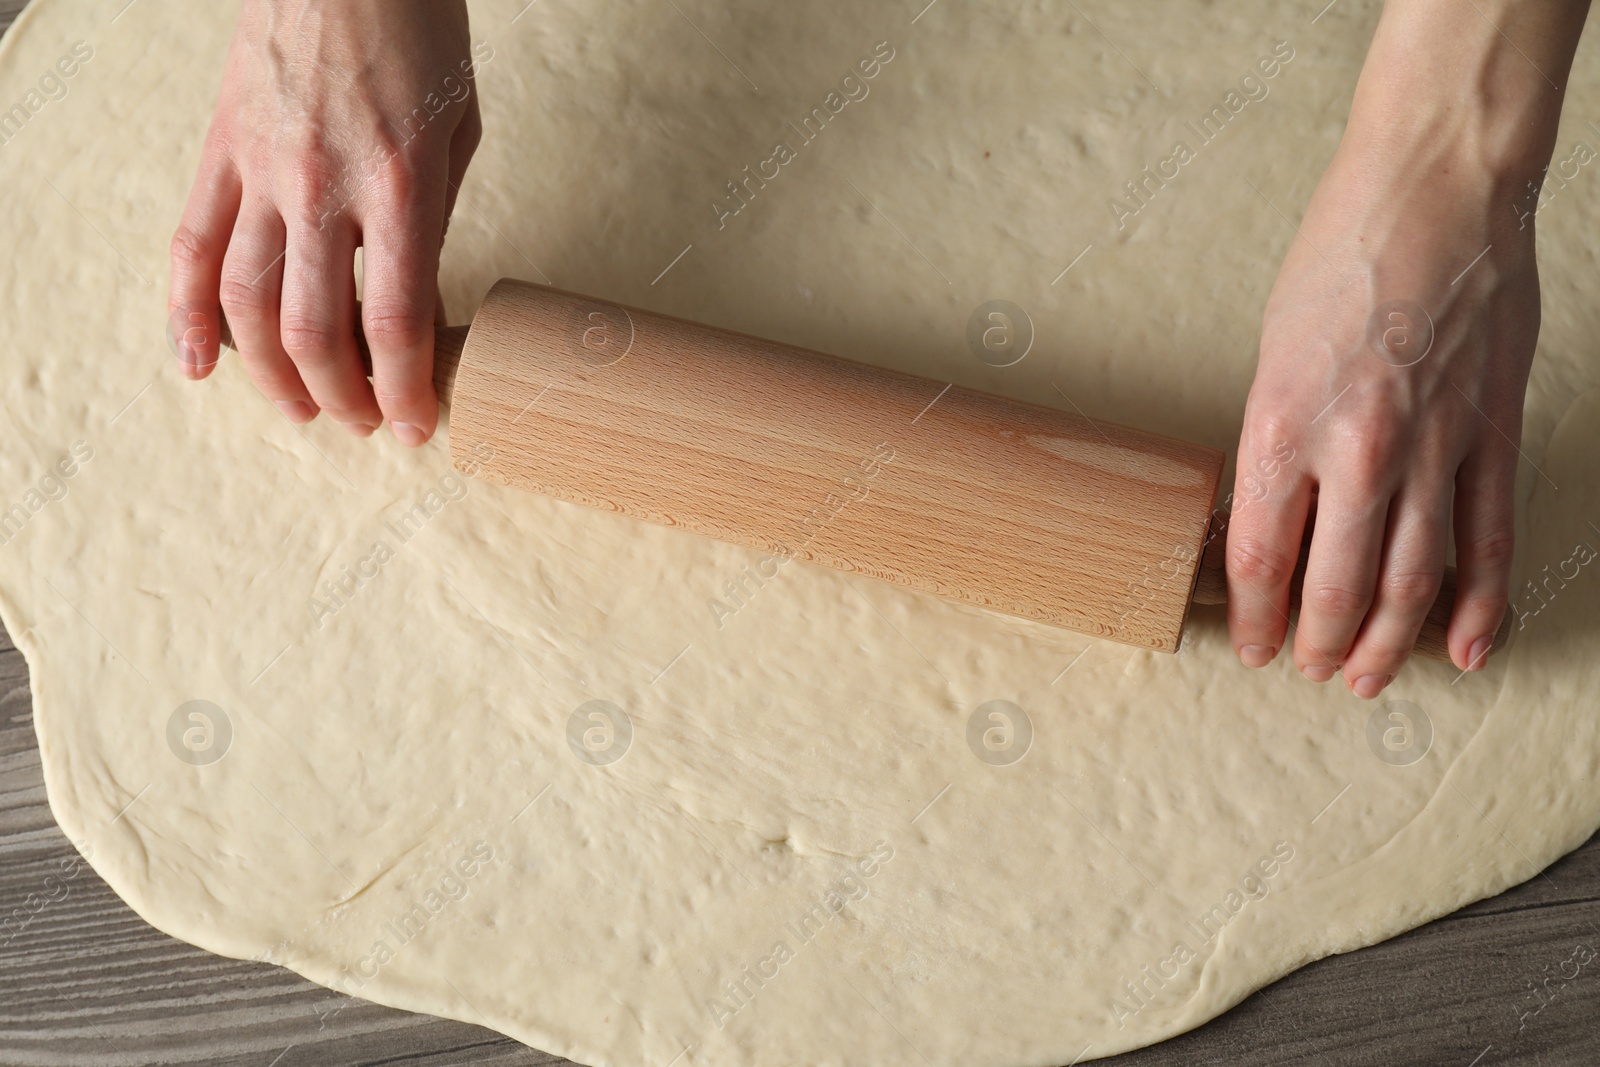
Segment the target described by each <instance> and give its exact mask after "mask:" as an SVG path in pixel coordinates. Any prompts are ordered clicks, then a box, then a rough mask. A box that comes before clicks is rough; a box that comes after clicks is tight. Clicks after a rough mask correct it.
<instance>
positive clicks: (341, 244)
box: [280, 217, 383, 437]
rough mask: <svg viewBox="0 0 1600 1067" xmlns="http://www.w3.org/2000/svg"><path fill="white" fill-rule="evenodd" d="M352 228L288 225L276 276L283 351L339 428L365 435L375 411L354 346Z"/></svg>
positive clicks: (377, 417)
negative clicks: (280, 275)
mask: <svg viewBox="0 0 1600 1067" xmlns="http://www.w3.org/2000/svg"><path fill="white" fill-rule="evenodd" d="M355 254H356V235H355V227H354V225H353V224H351V223H350V222H349V221H347V220H345V219H344V218H342V217H334V218H333V219H332V220H331V221H329V222H328V223H327V224H326V225H324V226H319V225H317V224H315V223H314V222H311V221H305V222H300V223H296V225H295V227H294V229H293V230H292V231H291V232H290V234H289V242H288V252H287V258H286V265H285V268H284V279H283V321H282V325H281V327H280V330H281V335H282V339H283V349H284V351H285V352H287V353H288V354H289V358H290V359H291V360H293V361H294V365H295V367H296V369H298V370H299V372H300V377H301V378H302V379H303V380H304V381H305V383H306V388H307V389H309V390H311V395H312V397H313V398H315V400H316V402H317V404H318V405H319V406H320V407H321V408H322V409H323V410H324V411H326V412H327V413H328V414H330V415H332V416H333V417H334V418H335V419H337V420H338V421H339V422H340V423H341V424H343V426H344V427H345V429H347V430H349V431H350V432H351V433H354V434H356V435H357V436H359V437H366V436H368V435H369V434H371V433H372V431H373V430H375V429H377V428H378V424H379V423H381V422H382V421H383V415H382V413H381V412H379V410H378V403H377V401H376V400H375V399H373V395H372V387H371V385H369V384H368V383H367V375H366V372H365V371H364V370H363V369H362V367H361V355H360V353H359V352H358V351H357V349H356V334H355V304H356V283H355Z"/></svg>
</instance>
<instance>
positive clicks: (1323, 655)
mask: <svg viewBox="0 0 1600 1067" xmlns="http://www.w3.org/2000/svg"><path fill="white" fill-rule="evenodd" d="M1484 6H1485V7H1486V8H1493V9H1494V10H1493V11H1492V12H1491V11H1484V12H1483V14H1486V15H1489V17H1490V18H1497V19H1498V20H1499V26H1500V27H1501V28H1502V29H1504V31H1505V33H1506V34H1509V35H1514V36H1515V38H1516V39H1517V40H1518V43H1519V45H1520V49H1519V48H1518V47H1517V46H1508V43H1507V39H1506V37H1505V36H1503V35H1502V34H1501V32H1500V29H1497V28H1496V26H1493V25H1488V24H1487V23H1485V22H1484V19H1483V17H1482V16H1481V15H1480V14H1479V13H1476V12H1474V11H1473V10H1472V9H1471V8H1470V7H1468V8H1466V9H1465V13H1463V12H1462V9H1460V8H1459V7H1457V6H1456V5H1454V4H1443V3H1440V2H1437V0H1404V2H1402V0H1391V3H1390V4H1389V5H1388V6H1387V7H1386V8H1385V12H1384V15H1383V18H1382V21H1381V22H1380V25H1379V29H1378V32H1377V36H1376V37H1375V38H1374V41H1373V46H1372V51H1371V52H1370V53H1369V56H1368V60H1367V66H1366V69H1365V70H1364V71H1363V73H1362V78H1361V84H1360V86H1359V87H1358V89H1357V94H1356V101H1355V105H1354V107H1353V108H1352V111H1351V118H1350V124H1349V126H1348V127H1347V130H1346V133H1345V136H1344V139H1343V141H1342V142H1341V144H1340V147H1339V151H1338V153H1337V154H1336V156H1335V158H1334V160H1333V163H1332V164H1331V165H1330V167H1329V168H1328V170H1327V172H1326V174H1325V175H1324V176H1323V179H1322V181H1321V183H1320V184H1319V185H1318V187H1317V189H1316V192H1315V194H1314V195H1313V196H1312V199H1311V203H1310V206H1309V207H1308V208H1307V211H1306V214H1305V218H1304V219H1303V220H1302V222H1301V225H1300V227H1299V235H1298V237H1297V239H1296V240H1295V241H1294V244H1293V246H1292V247H1291V249H1290V251H1289V254H1288V256H1287V257H1286V259H1285V261H1284V264H1283V267H1282V270H1281V271H1280V272H1279V275H1278V279H1277V282H1276V284H1275V285H1274V286H1273V290H1272V294H1271V296H1270V297H1269V299H1268V301H1267V308H1266V314H1265V318H1264V323H1263V327H1262V337H1261V358H1260V362H1259V364H1258V367H1257V370H1256V379H1255V383H1254V385H1253V386H1252V388H1251V391H1250V398H1249V402H1248V404H1247V406H1246V409H1245V423H1244V433H1243V436H1242V438H1241V440H1240V445H1239V463H1238V471H1239V474H1238V478H1237V481H1236V484H1235V490H1234V501H1235V505H1234V512H1233V515H1232V519H1231V521H1230V524H1229V532H1228V546H1227V547H1228V552H1227V567H1228V602H1229V609H1228V622H1229V632H1230V636H1231V639H1232V642H1233V646H1234V648H1235V649H1236V650H1237V651H1238V653H1239V656H1240V658H1241V659H1242V660H1243V661H1244V662H1245V663H1247V664H1249V665H1251V666H1258V667H1259V666H1263V665H1265V664H1266V663H1267V662H1269V661H1270V660H1271V659H1272V658H1273V657H1274V656H1275V655H1276V654H1277V652H1278V650H1279V649H1281V648H1282V646H1283V642H1284V640H1285V633H1286V629H1287V626H1288V621H1289V618H1288V612H1289V582H1290V577H1291V575H1292V573H1293V571H1294V569H1295V564H1296V561H1297V558H1298V556H1299V552H1300V546H1301V543H1302V540H1303V537H1304V535H1305V533H1306V531H1307V528H1308V526H1309V527H1311V529H1312V535H1311V548H1310V554H1309V559H1308V561H1307V566H1306V573H1305V582H1304V587H1303V595H1302V603H1301V609H1300V618H1299V624H1298V629H1297V632H1296V635H1295V643H1294V662H1295V665H1296V666H1297V667H1299V668H1300V670H1301V671H1302V672H1304V673H1305V675H1306V676H1307V677H1308V678H1311V679H1312V680H1314V681H1319V682H1320V681H1327V680H1328V679H1329V678H1331V677H1332V676H1333V674H1334V673H1335V672H1336V671H1343V673H1344V675H1345V683H1346V685H1348V686H1349V687H1350V688H1351V689H1352V690H1353V691H1354V692H1355V693H1357V694H1358V695H1360V696H1362V697H1368V698H1370V697H1375V696H1377V695H1378V693H1379V692H1381V691H1382V689H1383V688H1384V687H1385V686H1386V685H1388V683H1389V682H1390V681H1391V680H1392V679H1393V678H1394V676H1395V674H1396V673H1398V671H1399V670H1400V667H1401V665H1402V664H1403V663H1404V662H1405V659H1406V656H1407V654H1408V653H1409V652H1410V649H1411V646H1412V644H1413V643H1414V642H1415V640H1416V636H1417V632H1418V630H1419V629H1420V627H1421V624H1422V620H1423V618H1424V617H1425V616H1426V615H1427V612H1428V609H1429V607H1430V606H1431V605H1432V603H1433V600H1434V598H1435V596H1436V595H1437V593H1438V590H1439V582H1440V577H1441V575H1442V572H1443V569H1444V564H1445V553H1446V546H1447V543H1448V532H1449V530H1450V529H1451V526H1452V523H1453V526H1454V532H1455V541H1456V563H1457V568H1458V572H1459V574H1458V579H1459V584H1458V589H1457V594H1456V602H1455V608H1454V611H1453V613H1452V616H1451V619H1450V628H1449V645H1450V654H1451V658H1452V659H1453V660H1454V661H1455V663H1456V665H1457V666H1458V667H1460V668H1462V669H1463V670H1474V669H1479V668H1481V667H1482V666H1483V662H1484V659H1485V657H1486V656H1487V654H1488V650H1489V648H1490V645H1491V643H1492V640H1493V636H1494V632H1495V629H1496V628H1497V626H1498V625H1499V622H1500V619H1501V616H1502V615H1503V614H1504V612H1505V609H1506V603H1507V586H1508V584H1509V575H1510V566H1511V554H1512V536H1513V533H1512V531H1513V496H1514V492H1513V489H1514V483H1515V480H1516V473H1517V465H1518V463H1519V462H1520V461H1521V456H1520V453H1519V451H1518V448H1519V442H1520V436H1521V425H1522V405H1523V394H1524V392H1525V390H1526V387H1527V381H1528V371H1529V367H1530V364H1531V363H1532V360H1533V352H1534V344H1535V341H1536V339H1537V337H1538V332H1539V283H1538V272H1537V268H1536V266H1535V262H1534V242H1533V220H1532V209H1533V201H1532V199H1531V198H1530V195H1529V184H1528V183H1529V182H1530V181H1531V180H1537V179H1538V178H1539V176H1540V174H1541V170H1542V167H1543V166H1544V164H1545V162H1547V161H1548V160H1549V158H1550V151H1551V147H1552V144H1553V140H1554V136H1555V124H1556V118H1557V116H1558V115H1559V109H1560V101H1561V94H1560V92H1559V91H1558V90H1556V89H1554V88H1552V86H1551V84H1550V83H1549V82H1547V81H1546V80H1545V79H1546V76H1547V75H1548V76H1550V77H1554V78H1557V79H1565V77H1566V71H1567V67H1568V65H1569V64H1570V62H1571V56H1572V49H1573V47H1574V46H1575V45H1576V41H1577V37H1578V32H1579V30H1580V29H1581V27H1582V22H1583V15H1584V8H1585V7H1586V5H1585V4H1573V3H1570V2H1568V3H1562V2H1556V0H1541V2H1539V3H1530V2H1527V0H1522V2H1521V3H1520V5H1518V6H1517V7H1516V8H1515V10H1513V8H1512V7H1511V6H1509V5H1496V4H1485V5H1484ZM1534 57H1537V58H1534ZM1541 61H1542V65H1543V67H1544V68H1545V69H1544V71H1543V72H1542V73H1541V71H1540V70H1539V69H1537V68H1536V67H1535V65H1534V64H1535V63H1540V62H1541ZM1557 84H1559V81H1558V82H1557Z"/></svg>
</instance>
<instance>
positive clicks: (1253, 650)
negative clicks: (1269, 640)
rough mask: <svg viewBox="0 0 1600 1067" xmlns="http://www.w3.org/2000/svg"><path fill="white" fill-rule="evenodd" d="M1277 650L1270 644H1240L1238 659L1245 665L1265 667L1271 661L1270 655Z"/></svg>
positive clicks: (1274, 654) (1273, 654)
mask: <svg viewBox="0 0 1600 1067" xmlns="http://www.w3.org/2000/svg"><path fill="white" fill-rule="evenodd" d="M1277 654H1278V650H1277V649H1275V648H1273V647H1272V646H1271V645H1241V646H1240V647H1239V660H1240V662H1242V663H1243V664H1244V665H1245V666H1246V667H1265V666H1266V665H1267V664H1269V663H1271V662H1272V657H1273V656H1276V655H1277Z"/></svg>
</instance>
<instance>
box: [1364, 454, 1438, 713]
mask: <svg viewBox="0 0 1600 1067" xmlns="http://www.w3.org/2000/svg"><path fill="white" fill-rule="evenodd" d="M1449 517H1450V487H1449V485H1448V484H1444V485H1427V486H1421V485H1417V486H1412V487H1408V488H1406V489H1402V490H1401V492H1400V493H1398V494H1397V495H1396V496H1395V498H1394V501H1393V503H1392V504H1391V505H1390V507H1389V526H1388V532H1387V534H1386V536H1385V542H1384V546H1383V561H1382V563H1381V565H1380V569H1379V572H1378V582H1377V587H1376V595H1375V597H1374V599H1373V602H1372V608H1371V610H1369V611H1368V612H1367V618H1366V621H1365V622H1364V623H1363V624H1362V626H1361V630H1360V632H1359V633H1358V634H1357V636H1356V641H1355V644H1354V646H1352V647H1351V649H1350V654H1349V656H1348V657H1347V658H1346V659H1345V662H1344V678H1345V684H1346V685H1347V686H1349V687H1350V689H1351V691H1352V692H1354V693H1355V694H1356V695H1357V696H1359V697H1362V698H1364V699H1367V700H1371V699H1372V698H1373V697H1375V696H1377V695H1378V694H1379V693H1381V692H1383V689H1384V687H1385V686H1387V685H1388V684H1389V683H1390V682H1391V681H1393V680H1394V676H1395V675H1396V674H1399V673H1400V668H1401V667H1402V666H1403V665H1404V664H1405V661H1406V657H1407V656H1409V655H1410V654H1411V647H1412V646H1413V645H1415V644H1416V643H1417V632H1418V631H1420V630H1421V629H1422V620H1423V619H1425V618H1427V616H1428V609H1429V608H1431V607H1433V601H1434V598H1435V597H1436V596H1438V595H1439V581H1440V579H1441V577H1442V576H1443V575H1444V553H1445V544H1446V541H1447V537H1446V533H1445V531H1446V530H1447V528H1448V523H1449Z"/></svg>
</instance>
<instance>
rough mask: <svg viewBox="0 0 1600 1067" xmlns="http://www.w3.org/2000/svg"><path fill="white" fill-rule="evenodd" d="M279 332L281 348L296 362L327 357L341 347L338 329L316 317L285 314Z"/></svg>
mask: <svg viewBox="0 0 1600 1067" xmlns="http://www.w3.org/2000/svg"><path fill="white" fill-rule="evenodd" d="M279 332H280V334H281V339H282V341H283V350H284V351H285V352H287V353H288V354H289V356H290V357H291V358H293V359H294V360H295V361H296V362H300V361H301V360H303V359H305V358H307V357H309V358H312V359H316V358H319V357H327V356H329V355H330V354H332V353H334V352H335V351H336V350H337V349H339V348H340V347H341V338H340V336H339V331H338V330H336V329H334V328H333V327H332V326H331V325H329V324H328V323H326V322H321V321H318V320H316V319H309V318H304V317H301V316H287V315H286V316H284V319H283V324H282V326H281V328H280V331H279Z"/></svg>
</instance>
